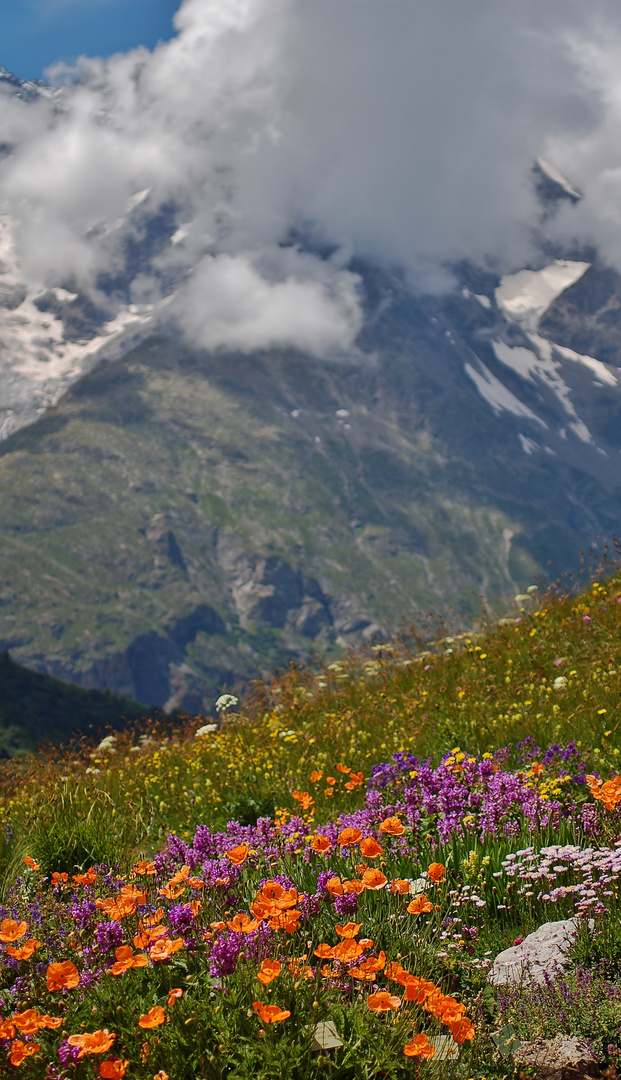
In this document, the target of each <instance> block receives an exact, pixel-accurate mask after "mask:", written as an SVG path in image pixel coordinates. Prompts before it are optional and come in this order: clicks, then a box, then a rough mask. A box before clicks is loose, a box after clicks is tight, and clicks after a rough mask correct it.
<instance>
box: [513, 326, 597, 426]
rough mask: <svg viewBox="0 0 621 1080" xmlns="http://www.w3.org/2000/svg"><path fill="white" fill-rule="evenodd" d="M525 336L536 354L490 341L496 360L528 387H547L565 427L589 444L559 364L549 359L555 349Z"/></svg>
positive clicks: (541, 339)
mask: <svg viewBox="0 0 621 1080" xmlns="http://www.w3.org/2000/svg"><path fill="white" fill-rule="evenodd" d="M528 336H529V339H530V341H531V342H532V344H533V345H534V346H535V349H536V350H537V351H536V352H533V351H531V350H530V349H525V348H522V347H521V346H515V347H511V346H510V345H507V344H506V343H505V342H504V341H492V348H493V350H494V354H495V356H496V359H497V360H498V361H499V362H500V363H501V364H504V365H505V366H506V367H508V368H511V370H512V371H515V372H516V374H518V375H520V376H521V377H522V378H523V379H526V380H528V381H529V382H532V383H536V382H537V381H539V383H540V384H543V385H544V386H546V387H548V388H549V389H550V390H551V391H552V392H553V394H554V395H555V396H556V398H557V399H558V401H559V402H560V404H561V405H562V407H563V409H564V411H565V412H566V413H567V415H568V416H569V418H570V423H569V426H570V428H571V429H572V431H574V432H575V434H576V435H577V436H578V438H579V439H581V440H582V442H589V443H590V442H593V438H592V436H591V433H590V431H589V429H588V428H587V426H586V424H585V423H584V422H583V421H582V420H581V419H580V417H579V416H578V413H577V412H576V409H575V407H574V404H573V402H572V400H571V397H570V394H571V391H570V389H569V387H568V386H567V384H566V383H565V382H564V381H563V379H562V377H561V374H560V370H561V365H560V362H559V361H556V360H554V359H553V358H552V355H551V353H552V350H553V349H555V346H554V345H551V343H550V342H548V341H546V340H545V339H544V338H539V337H538V335H537V334H529V335H528ZM602 366H603V365H602Z"/></svg>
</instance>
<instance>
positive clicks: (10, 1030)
mask: <svg viewBox="0 0 621 1080" xmlns="http://www.w3.org/2000/svg"><path fill="white" fill-rule="evenodd" d="M15 1030H16V1029H15V1024H14V1023H13V1021H12V1020H0V1039H14V1038H15Z"/></svg>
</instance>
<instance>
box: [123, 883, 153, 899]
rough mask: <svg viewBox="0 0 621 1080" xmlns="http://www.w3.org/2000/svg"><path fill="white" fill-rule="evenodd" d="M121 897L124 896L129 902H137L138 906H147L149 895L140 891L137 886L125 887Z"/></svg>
mask: <svg viewBox="0 0 621 1080" xmlns="http://www.w3.org/2000/svg"><path fill="white" fill-rule="evenodd" d="M121 896H124V897H125V898H126V899H127V900H135V901H136V903H137V904H146V902H147V894H146V892H143V891H142V890H141V889H139V888H138V887H137V886H136V885H124V886H123V888H122V889H121Z"/></svg>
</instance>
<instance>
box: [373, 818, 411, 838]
mask: <svg viewBox="0 0 621 1080" xmlns="http://www.w3.org/2000/svg"><path fill="white" fill-rule="evenodd" d="M379 828H380V832H383V833H386V835H387V836H403V833H404V832H405V828H404V826H403V825H402V823H401V821H400V820H399V818H398V817H397V816H396V815H395V816H394V817H387V818H384V820H383V821H382V822H381V823H380V827H379Z"/></svg>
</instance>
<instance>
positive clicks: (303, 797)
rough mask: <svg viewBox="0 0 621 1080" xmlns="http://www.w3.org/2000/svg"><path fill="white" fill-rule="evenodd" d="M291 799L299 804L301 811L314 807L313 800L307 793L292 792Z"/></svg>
mask: <svg viewBox="0 0 621 1080" xmlns="http://www.w3.org/2000/svg"><path fill="white" fill-rule="evenodd" d="M291 797H292V798H293V799H295V800H296V802H299V804H300V806H301V808H302V810H310V808H311V806H314V805H315V800H314V799H313V796H312V795H311V794H310V792H308V791H292V792H291Z"/></svg>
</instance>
